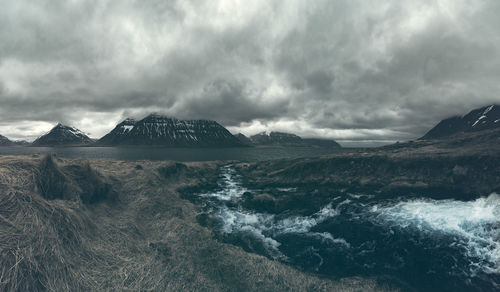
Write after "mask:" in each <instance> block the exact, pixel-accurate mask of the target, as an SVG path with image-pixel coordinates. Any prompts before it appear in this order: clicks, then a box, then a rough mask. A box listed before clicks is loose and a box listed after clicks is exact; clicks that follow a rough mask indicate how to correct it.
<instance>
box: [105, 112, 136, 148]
mask: <svg viewBox="0 0 500 292" xmlns="http://www.w3.org/2000/svg"><path fill="white" fill-rule="evenodd" d="M135 123H136V121H135V120H134V119H130V118H128V119H125V120H124V121H123V122H121V123H119V124H118V125H116V127H115V128H114V129H113V130H112V131H111V132H109V133H108V134H106V135H105V136H104V137H102V138H101V139H99V141H97V144H102V145H116V144H121V143H122V142H123V141H124V139H125V138H126V137H127V133H128V132H130V130H132V129H133V128H134V125H135Z"/></svg>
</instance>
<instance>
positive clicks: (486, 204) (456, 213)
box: [371, 194, 500, 273]
mask: <svg viewBox="0 0 500 292" xmlns="http://www.w3.org/2000/svg"><path fill="white" fill-rule="evenodd" d="M371 212H373V213H376V214H377V216H376V219H377V220H382V221H383V222H384V223H385V224H395V225H397V226H399V227H401V228H409V227H416V228H417V229H418V230H419V231H420V232H425V233H429V232H444V233H448V234H453V235H457V238H458V239H459V242H457V244H459V245H461V246H463V247H464V248H465V249H466V255H467V256H469V257H471V258H475V259H479V260H480V261H479V262H477V261H473V262H471V272H472V273H474V272H475V271H477V270H478V269H480V270H482V271H484V272H487V273H500V196H499V195H498V194H491V195H490V196H488V197H486V198H479V199H477V200H474V201H469V202H462V201H455V200H440V201H437V200H429V199H419V200H412V201H407V202H400V203H397V204H394V205H392V206H373V207H372V209H371Z"/></svg>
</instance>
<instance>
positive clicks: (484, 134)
mask: <svg viewBox="0 0 500 292" xmlns="http://www.w3.org/2000/svg"><path fill="white" fill-rule="evenodd" d="M498 130H500V106H499V105H495V104H494V105H489V106H485V107H482V108H478V109H474V110H472V111H471V112H469V113H468V114H466V115H463V116H454V117H450V118H447V119H444V120H442V121H441V122H439V123H438V124H437V125H436V126H435V127H433V128H432V129H431V130H429V131H428V132H427V133H426V134H425V135H424V136H422V137H421V138H419V139H418V140H419V141H439V140H450V139H455V140H457V139H458V140H460V139H465V138H464V137H468V138H467V139H469V140H470V139H475V140H481V141H490V140H492V139H496V138H495V137H497V136H500V134H499V133H497V132H498ZM491 131H493V132H494V133H493V134H489V132H491ZM471 137H473V138H471ZM495 141H496V140H495ZM14 145H29V143H28V142H25V141H11V140H9V139H8V138H7V137H5V136H2V135H0V146H14ZM31 145H32V146H140V145H148V146H163V147H253V146H257V147H259V146H284V147H328V148H339V147H341V146H340V145H339V144H338V143H337V142H336V141H334V140H331V139H319V138H301V137H299V136H297V135H295V134H291V133H283V132H270V133H267V132H262V133H259V134H257V135H253V136H250V137H247V136H245V135H244V134H241V133H239V134H236V135H233V134H231V133H230V132H229V131H228V130H227V129H226V128H224V127H223V126H222V125H220V124H219V123H217V122H216V121H211V120H179V119H176V118H172V117H167V116H163V115H158V114H150V115H148V116H147V117H145V118H143V119H141V120H139V121H136V120H134V119H130V118H128V119H125V120H124V121H122V122H121V123H119V124H118V125H116V127H115V128H114V129H113V130H111V132H109V133H108V134H106V135H105V136H103V137H102V138H101V139H99V140H97V141H96V140H94V139H91V138H90V137H88V136H87V135H86V134H85V133H83V132H82V131H80V130H78V129H76V128H74V127H70V126H66V125H63V124H61V123H59V124H57V125H56V126H55V127H54V128H52V129H51V130H50V131H49V132H48V133H46V134H44V135H42V136H41V137H39V138H38V139H36V140H35V141H34V142H33V143H31Z"/></svg>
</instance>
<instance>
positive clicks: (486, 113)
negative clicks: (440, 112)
mask: <svg viewBox="0 0 500 292" xmlns="http://www.w3.org/2000/svg"><path fill="white" fill-rule="evenodd" d="M495 128H500V106H499V105H497V104H491V105H488V106H484V107H481V108H478V109H475V110H472V111H471V112H469V113H468V114H466V115H463V116H453V117H450V118H447V119H444V120H442V121H441V122H439V123H438V124H437V125H436V126H435V127H434V128H432V129H431V130H430V131H429V132H427V133H426V134H425V135H424V136H423V137H422V138H420V139H421V140H431V139H441V138H445V137H448V136H452V135H456V134H459V133H467V132H478V131H483V130H488V129H495Z"/></svg>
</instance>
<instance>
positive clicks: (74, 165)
mask: <svg viewBox="0 0 500 292" xmlns="http://www.w3.org/2000/svg"><path fill="white" fill-rule="evenodd" d="M42 160H43V159H42V158H41V157H0V259H1V260H0V290H2V291H3V290H11V291H16V290H21V291H36V290H51V291H56V290H57V291H79V290H93V291H103V290H115V291H123V290H134V291H138V290H150V291H164V290H170V291H179V290H191V291H194V290H197V291H199V290H221V291H241V290H259V291H283V290H288V291H290V290H296V291H304V290H315V291H316V290H328V291H333V290H342V291H373V290H386V288H384V287H380V286H377V284H376V283H375V282H374V281H373V280H370V279H359V278H351V279H343V280H341V281H332V280H329V279H321V278H318V277H315V276H313V275H308V274H305V273H302V272H300V271H298V270H296V269H294V268H292V267H289V266H287V265H284V264H281V263H278V262H275V261H271V260H269V259H267V258H265V257H262V256H259V255H255V254H250V253H246V252H244V251H243V250H242V249H241V248H239V247H236V246H233V245H228V244H224V243H221V242H218V241H216V240H215V239H213V237H212V236H211V232H210V230H208V229H207V228H204V227H202V226H200V225H199V224H198V223H196V215H197V214H198V211H197V209H196V207H195V206H193V205H192V204H191V203H189V202H188V201H186V200H183V199H181V198H180V196H179V194H178V193H177V191H176V189H178V188H179V187H186V186H189V185H195V184H199V183H207V182H210V181H212V180H213V179H214V177H213V176H214V174H215V173H216V172H215V168H216V166H217V165H216V164H215V163H203V164H197V163H191V164H189V167H188V168H187V169H185V168H182V167H180V168H179V167H176V166H175V165H174V166H172V163H169V162H150V161H142V162H123V161H90V162H86V161H83V160H57V161H53V162H55V163H54V164H50V162H49V165H48V166H47V165H46V164H45V167H40V165H41V164H44V163H47V162H46V161H45V162H42ZM89 163H90V164H89ZM138 164H140V165H141V167H136V166H137V165H138ZM161 167H166V168H164V170H168V171H164V172H162V173H163V175H160V172H159V171H158V169H159V168H161ZM172 169H173V171H172ZM82 173H83V175H84V176H86V177H92V178H93V179H92V181H85V177H82ZM107 186H109V187H110V190H111V191H110V192H109V193H106V194H105V193H104V191H103V190H105V189H106V187H107ZM54 190H55V191H54ZM58 191H61V192H62V193H63V195H64V196H65V197H64V199H51V200H49V199H45V198H44V197H43V196H42V194H43V195H44V196H45V197H47V196H50V194H51V192H52V193H54V192H55V193H57V192H58ZM89 192H90V193H92V194H93V193H95V194H97V195H102V198H98V199H99V200H97V201H99V202H97V203H93V204H90V203H82V199H81V198H88V195H89ZM100 192H103V193H102V194H101V193H100ZM106 192H107V191H106ZM87 201H88V200H87Z"/></svg>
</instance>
